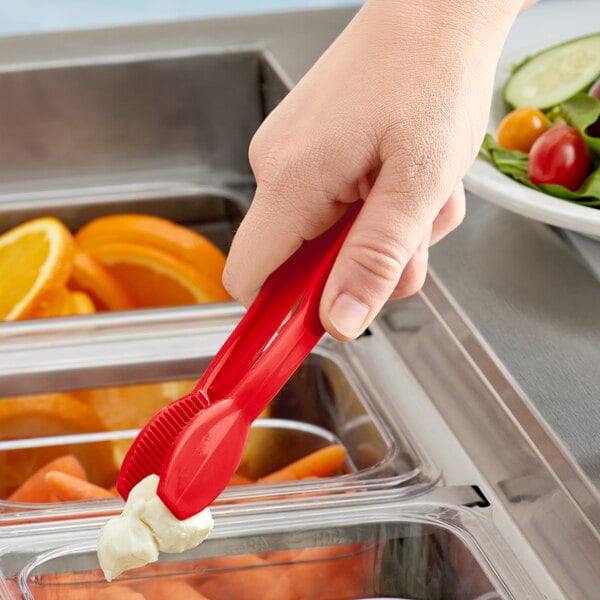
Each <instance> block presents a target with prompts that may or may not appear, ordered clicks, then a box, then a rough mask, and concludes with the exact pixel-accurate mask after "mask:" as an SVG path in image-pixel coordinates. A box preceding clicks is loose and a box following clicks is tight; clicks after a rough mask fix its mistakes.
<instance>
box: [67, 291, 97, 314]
mask: <svg viewBox="0 0 600 600" xmlns="http://www.w3.org/2000/svg"><path fill="white" fill-rule="evenodd" d="M69 300H70V305H71V312H70V313H69V314H71V315H89V314H92V313H95V312H96V307H95V305H94V303H93V302H92V299H91V298H90V297H89V296H88V295H87V294H86V293H85V292H80V291H75V292H71V293H70V294H69Z"/></svg>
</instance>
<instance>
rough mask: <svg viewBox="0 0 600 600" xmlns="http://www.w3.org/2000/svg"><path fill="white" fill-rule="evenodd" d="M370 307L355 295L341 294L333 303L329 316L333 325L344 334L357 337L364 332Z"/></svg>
mask: <svg viewBox="0 0 600 600" xmlns="http://www.w3.org/2000/svg"><path fill="white" fill-rule="evenodd" d="M368 314H369V307H368V306H367V305H366V304H363V303H362V302H359V301H358V300H357V299H356V298H355V297H354V296H351V295H350V294H347V293H343V294H340V295H339V296H338V297H337V298H336V299H335V302H334V303H333V305H332V307H331V310H330V312H329V318H330V320H331V323H332V324H333V326H334V327H335V328H336V329H337V330H338V331H339V332H340V333H341V334H342V335H343V336H344V337H348V338H355V337H356V336H358V335H359V334H360V333H362V330H363V325H364V322H365V319H366V318H367V315H368Z"/></svg>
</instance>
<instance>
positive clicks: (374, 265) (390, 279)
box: [350, 236, 410, 293]
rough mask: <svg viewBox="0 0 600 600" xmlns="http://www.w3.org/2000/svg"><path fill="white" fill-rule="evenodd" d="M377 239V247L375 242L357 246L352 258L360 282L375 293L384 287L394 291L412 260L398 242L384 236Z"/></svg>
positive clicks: (354, 248)
mask: <svg viewBox="0 0 600 600" xmlns="http://www.w3.org/2000/svg"><path fill="white" fill-rule="evenodd" d="M376 239H377V244H376V245H375V243H374V240H372V241H366V242H363V243H361V244H358V245H355V246H354V247H353V252H352V254H351V257H350V260H351V261H352V262H353V264H354V267H355V271H357V272H358V277H359V278H360V281H362V282H364V283H366V284H367V287H369V288H373V291H374V292H375V293H376V289H381V288H382V287H384V288H386V289H393V288H394V287H395V286H396V285H397V283H398V281H399V280H400V277H401V275H402V271H403V270H404V268H405V266H406V264H407V263H408V261H409V259H410V254H409V252H408V250H407V249H406V248H404V247H403V246H402V245H400V244H398V242H397V240H392V239H387V240H386V239H385V237H382V236H380V237H379V238H376ZM375 288H376V289H375Z"/></svg>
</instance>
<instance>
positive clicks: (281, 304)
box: [194, 200, 363, 402]
mask: <svg viewBox="0 0 600 600" xmlns="http://www.w3.org/2000/svg"><path fill="white" fill-rule="evenodd" d="M362 204H363V201H362V200H359V201H357V202H355V203H353V204H351V205H350V206H349V207H348V209H347V211H346V212H345V213H344V215H343V216H342V217H341V218H340V219H339V220H338V221H337V222H336V223H335V224H334V225H333V226H332V227H331V228H330V229H328V230H327V231H325V232H324V233H322V234H321V235H319V236H318V237H316V238H314V239H312V240H307V241H305V242H303V244H302V246H300V248H299V249H298V250H296V252H295V253H294V254H293V255H292V256H290V257H289V258H288V259H287V260H286V261H285V262H284V263H283V264H282V265H281V266H280V267H279V268H278V269H277V270H276V271H274V272H273V273H272V274H271V275H270V276H269V277H268V278H267V280H266V281H265V283H264V285H263V287H262V288H261V291H260V292H259V294H258V296H257V297H256V299H255V300H254V302H253V303H252V305H251V306H250V308H249V309H248V311H247V312H246V314H245V315H244V316H243V317H242V319H241V320H240V322H239V323H238V325H237V327H236V328H235V330H234V331H233V332H232V334H231V335H230V336H229V338H228V339H227V340H226V341H225V343H224V344H223V346H222V347H221V349H220V350H219V351H218V353H217V354H216V356H215V357H214V358H213V360H212V361H211V363H210V365H209V367H208V368H207V370H206V371H205V372H204V374H203V375H202V377H201V378H200V380H199V382H198V384H197V385H196V387H195V388H194V391H196V392H202V393H203V394H204V396H205V397H206V398H208V400H209V402H212V401H213V399H214V400H219V399H223V398H228V397H230V396H231V395H232V392H233V390H234V388H236V386H237V385H238V384H239V382H240V380H242V379H244V378H245V375H246V373H249V372H250V371H251V370H252V371H254V370H255V368H254V367H253V365H255V363H256V362H257V359H258V358H259V357H260V356H261V354H262V353H263V351H264V350H265V348H266V346H267V345H268V344H269V342H271V341H272V340H273V346H274V348H279V347H285V343H288V345H289V341H288V342H286V340H292V339H293V337H294V335H296V338H297V343H296V346H297V345H298V344H300V347H299V348H297V349H296V351H300V354H302V353H303V352H304V350H303V348H304V346H305V345H306V346H307V347H308V346H309V345H310V347H309V349H308V352H310V349H311V348H312V347H313V346H314V345H315V343H316V342H317V341H318V339H319V338H320V337H321V336H322V335H323V333H324V329H323V327H322V325H321V321H320V319H319V302H320V298H321V294H322V292H323V288H324V286H325V283H326V281H327V277H328V276H329V272H330V271H331V268H332V267H333V263H334V262H335V259H336V257H337V254H338V251H339V249H340V247H341V246H342V244H343V242H344V239H345V237H346V235H347V233H348V231H349V230H350V228H351V226H352V223H353V222H354V220H355V218H356V216H357V215H358V212H359V210H360V208H361V207H362ZM302 297H303V298H304V299H303V301H302V304H301V305H300V306H302V305H303V306H304V307H305V308H304V310H303V311H302V312H301V315H302V316H300V314H298V316H297V317H296V314H295V315H294V316H293V317H291V319H290V321H291V320H294V322H295V323H296V325H294V327H298V321H299V319H302V321H303V322H304V323H305V325H306V326H307V327H306V329H307V331H306V332H304V334H303V335H302V336H301V337H300V338H298V332H296V334H293V333H292V331H291V329H292V328H290V332H289V333H288V334H287V335H286V336H284V338H283V342H282V341H281V340H279V338H280V337H281V335H282V334H280V335H278V336H277V337H276V338H275V339H273V336H275V334H276V333H277V331H278V330H279V328H280V327H281V325H282V323H283V322H284V320H285V319H286V317H287V316H288V315H289V314H290V312H291V311H292V309H293V308H294V306H295V305H296V304H297V303H298V300H299V299H300V298H302ZM300 306H299V307H298V310H297V312H298V311H299V310H300ZM288 326H289V324H286V325H285V326H284V329H285V328H288ZM309 332H311V333H309ZM282 333H283V331H282ZM309 338H310V339H309ZM313 339H314V341H313ZM289 350H290V353H293V350H292V348H289ZM308 352H306V353H305V354H304V356H306V355H307V354H308ZM272 357H273V358H271V360H269V361H267V362H265V363H264V366H265V368H270V366H271V365H272V364H274V363H276V361H277V360H278V358H277V357H280V358H279V359H281V357H282V352H281V351H280V350H276V352H275V353H274V354H272ZM260 362H261V364H263V361H262V360H261V361H260ZM300 362H301V361H300ZM298 364H299V363H298ZM294 370H295V368H294V369H293V370H291V371H290V372H289V375H288V377H287V378H289V376H291V374H292V373H293V372H294ZM263 377H265V376H264V375H263ZM267 377H268V376H267ZM280 377H283V374H281V376H280ZM287 378H286V379H285V380H284V381H283V383H285V381H286V380H287ZM264 381H265V380H263V382H264ZM270 383H275V382H270ZM251 385H253V384H251ZM282 385H283V384H282ZM275 393H276V392H275ZM274 395H275V394H273V396H274ZM273 396H269V394H266V397H270V398H272V397H273Z"/></svg>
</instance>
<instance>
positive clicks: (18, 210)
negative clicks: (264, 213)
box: [0, 47, 287, 231]
mask: <svg viewBox="0 0 600 600" xmlns="http://www.w3.org/2000/svg"><path fill="white" fill-rule="evenodd" d="M0 89H1V91H2V93H1V94H0V110H1V111H2V114H3V118H2V120H1V122H0V135H1V136H2V139H3V140H4V142H3V145H2V149H0V156H1V157H0V231H4V230H6V229H7V228H9V227H10V226H14V225H15V224H17V223H20V222H22V221H23V220H25V219H28V218H32V217H34V216H40V215H46V214H51V215H54V216H57V217H59V218H61V219H63V220H64V221H65V223H66V224H67V225H68V226H69V227H71V228H75V227H79V226H81V225H83V224H84V223H85V222H86V221H87V220H90V219H91V218H92V217H93V216H98V214H103V213H111V212H136V211H137V212H140V211H141V212H149V213H151V214H160V215H161V216H165V217H167V218H175V220H182V221H183V222H190V221H193V220H196V221H197V213H196V210H197V206H196V205H197V202H196V200H195V196H198V195H202V196H204V197H205V200H203V202H204V201H206V203H208V204H209V209H208V210H207V209H206V208H203V209H201V214H202V216H203V219H204V220H206V218H207V217H210V218H211V219H212V220H214V219H215V218H221V219H222V218H224V217H229V218H231V216H232V215H231V210H232V209H231V207H224V206H222V204H223V203H222V202H219V198H220V197H224V198H225V199H227V200H229V201H233V202H234V203H235V202H238V203H239V204H240V205H241V207H242V208H247V206H248V203H249V199H250V197H251V194H252V190H253V188H254V180H253V177H252V174H251V171H250V167H249V164H248V159H247V152H248V145H249V142H250V139H251V137H252V134H253V133H254V131H255V130H256V128H257V127H258V125H259V124H260V123H261V121H262V120H263V119H264V118H265V116H266V114H267V113H268V112H269V111H270V110H271V109H272V108H273V107H274V106H275V105H276V104H277V102H279V100H280V99H281V98H282V97H283V96H284V95H285V92H286V90H287V86H286V84H285V83H284V76H283V75H281V74H280V73H278V72H277V67H276V66H275V64H274V63H273V61H272V60H271V59H270V57H269V55H268V54H267V53H265V52H264V51H261V50H259V49H258V48H256V47H254V48H243V47H235V48H230V49H227V48H220V49H219V51H218V52H217V51H215V50H214V49H202V48H196V49H195V50H185V51H172V52H166V53H161V54H155V53H152V52H151V51H150V52H142V53H135V52H134V53H131V54H129V55H122V54H120V55H117V56H108V57H104V58H103V59H98V58H90V59H89V60H87V61H85V60H72V61H54V62H53V61H50V62H43V61H42V62H36V63H31V64H27V65H22V68H20V69H8V70H3V71H1V70H0ZM211 196H212V197H213V198H212V201H211V200H210V197H211ZM238 208H239V206H238ZM228 212H229V214H228ZM203 213H204V214H203ZM206 213H208V214H206ZM233 217H234V218H239V214H237V215H235V214H234V215H233Z"/></svg>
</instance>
